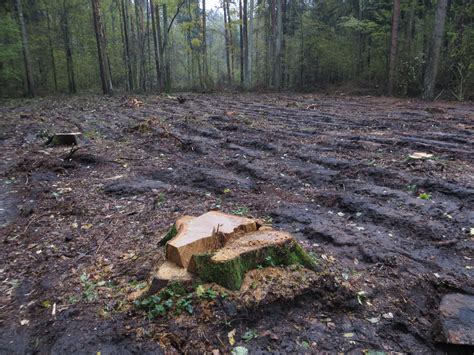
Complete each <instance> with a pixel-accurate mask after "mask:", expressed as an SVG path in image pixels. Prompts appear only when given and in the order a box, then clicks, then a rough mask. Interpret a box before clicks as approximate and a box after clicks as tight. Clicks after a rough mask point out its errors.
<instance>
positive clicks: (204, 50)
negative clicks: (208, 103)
mask: <svg viewBox="0 0 474 355" xmlns="http://www.w3.org/2000/svg"><path fill="white" fill-rule="evenodd" d="M202 67H203V72H204V80H203V82H204V87H205V88H207V85H208V80H209V73H208V68H207V43H206V0H202Z"/></svg>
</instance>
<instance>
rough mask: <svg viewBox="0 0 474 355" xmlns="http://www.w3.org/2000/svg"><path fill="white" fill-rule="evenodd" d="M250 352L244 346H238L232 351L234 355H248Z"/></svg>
mask: <svg viewBox="0 0 474 355" xmlns="http://www.w3.org/2000/svg"><path fill="white" fill-rule="evenodd" d="M248 353H249V350H248V349H247V348H246V347H244V346H236V347H235V348H233V349H232V355H247V354H248Z"/></svg>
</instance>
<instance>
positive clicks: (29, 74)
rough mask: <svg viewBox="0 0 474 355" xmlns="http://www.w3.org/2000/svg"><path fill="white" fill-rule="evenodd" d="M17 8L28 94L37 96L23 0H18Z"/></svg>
mask: <svg viewBox="0 0 474 355" xmlns="http://www.w3.org/2000/svg"><path fill="white" fill-rule="evenodd" d="M16 10H17V12H18V23H19V24H20V30H21V44H22V48H23V60H24V62H25V74H26V87H27V91H26V93H27V95H28V96H35V83H34V81H33V70H32V68H31V58H30V46H29V44H28V32H27V31H26V26H25V19H24V17H23V7H22V6H21V0H16Z"/></svg>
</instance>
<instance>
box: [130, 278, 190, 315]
mask: <svg viewBox="0 0 474 355" xmlns="http://www.w3.org/2000/svg"><path fill="white" fill-rule="evenodd" d="M192 301H193V300H192V294H187V293H186V290H185V289H184V287H183V285H181V284H180V283H177V282H176V283H172V284H170V285H169V286H168V287H166V288H164V289H163V290H161V292H160V293H159V294H158V295H152V296H150V297H147V298H144V299H139V300H135V301H134V302H133V305H134V306H135V307H136V308H137V309H139V310H143V311H145V312H146V314H147V318H148V319H150V320H153V319H155V318H157V317H159V316H165V315H166V314H167V313H168V312H170V311H173V310H174V312H175V314H181V313H182V312H186V313H188V314H193V312H194V308H193V304H192Z"/></svg>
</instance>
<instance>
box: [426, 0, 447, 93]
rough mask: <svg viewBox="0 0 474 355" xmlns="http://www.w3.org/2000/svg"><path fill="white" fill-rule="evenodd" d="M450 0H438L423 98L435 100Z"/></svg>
mask: <svg viewBox="0 0 474 355" xmlns="http://www.w3.org/2000/svg"><path fill="white" fill-rule="evenodd" d="M447 5H448V0H438V4H437V5H436V15H435V23H434V28H433V35H432V37H431V43H430V48H429V50H428V57H427V64H426V69H425V78H424V82H423V99H425V100H433V98H434V89H435V85H436V74H437V73H438V63H439V54H440V49H441V43H442V41H443V34H444V23H445V21H446V8H447Z"/></svg>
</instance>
